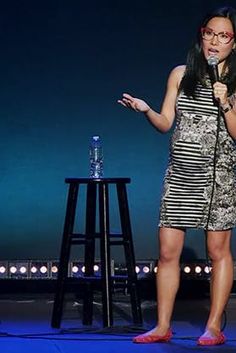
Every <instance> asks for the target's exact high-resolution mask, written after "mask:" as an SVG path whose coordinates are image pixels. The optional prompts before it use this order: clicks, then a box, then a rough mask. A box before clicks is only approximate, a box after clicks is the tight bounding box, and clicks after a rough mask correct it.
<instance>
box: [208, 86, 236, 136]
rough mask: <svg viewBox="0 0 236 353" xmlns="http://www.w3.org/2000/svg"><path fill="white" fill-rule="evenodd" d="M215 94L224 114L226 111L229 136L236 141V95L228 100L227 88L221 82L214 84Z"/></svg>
mask: <svg viewBox="0 0 236 353" xmlns="http://www.w3.org/2000/svg"><path fill="white" fill-rule="evenodd" d="M213 92H214V96H215V98H216V99H217V100H218V101H219V102H220V106H221V108H222V109H223V112H224V110H225V112H224V116H225V122H226V126H227V129H228V131H229V134H230V135H231V137H232V138H233V139H236V94H234V95H233V96H231V97H230V98H228V89H227V86H226V85H225V84H223V83H221V82H216V83H214V85H213Z"/></svg>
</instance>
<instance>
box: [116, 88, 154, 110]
mask: <svg viewBox="0 0 236 353" xmlns="http://www.w3.org/2000/svg"><path fill="white" fill-rule="evenodd" d="M118 103H120V104H122V105H123V106H124V107H127V108H131V109H133V110H135V111H136V112H141V113H147V112H148V111H149V110H150V109H151V108H150V107H149V105H148V104H147V103H146V102H145V101H144V100H142V99H139V98H135V97H132V96H131V95H130V94H128V93H124V94H123V96H122V98H121V99H119V100H118Z"/></svg>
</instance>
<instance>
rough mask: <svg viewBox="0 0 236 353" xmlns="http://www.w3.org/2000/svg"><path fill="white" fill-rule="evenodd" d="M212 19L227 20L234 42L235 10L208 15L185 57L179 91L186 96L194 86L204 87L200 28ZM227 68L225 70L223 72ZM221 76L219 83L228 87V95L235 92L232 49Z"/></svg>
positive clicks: (235, 54) (235, 60)
mask: <svg viewBox="0 0 236 353" xmlns="http://www.w3.org/2000/svg"><path fill="white" fill-rule="evenodd" d="M214 17H224V18H228V19H229V20H230V22H231V23H232V26H233V31H234V41H235V42H236V10H235V9H234V8H232V7H228V6H227V7H221V8H219V9H217V10H215V11H214V12H212V13H211V14H208V15H207V16H206V17H205V18H204V19H203V21H202V23H201V25H200V26H199V29H198V32H197V39H196V42H195V44H194V45H193V46H192V48H191V49H190V50H189V52H188V55H187V62H186V70H185V74H184V77H183V79H182V81H181V83H180V88H179V89H180V91H181V90H183V91H184V93H185V94H186V95H187V96H193V97H194V92H195V88H196V85H197V84H198V83H199V82H200V83H201V84H203V85H205V79H206V76H207V75H208V64H207V61H206V59H205V57H204V55H203V51H202V46H201V43H202V37H201V28H202V27H205V26H206V25H207V23H208V22H209V21H210V20H211V19H212V18H214ZM226 68H227V70H225V69H226ZM223 73H224V74H223V75H222V77H221V78H220V80H221V82H223V83H225V84H226V85H227V87H228V92H229V95H231V94H232V93H234V92H235V90H236V50H235V49H233V50H232V52H231V53H230V55H229V56H228V57H227V58H226V60H225V66H224V68H223Z"/></svg>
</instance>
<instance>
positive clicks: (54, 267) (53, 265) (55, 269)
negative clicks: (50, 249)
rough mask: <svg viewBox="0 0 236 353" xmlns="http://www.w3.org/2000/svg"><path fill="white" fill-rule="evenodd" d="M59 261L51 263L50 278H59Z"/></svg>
mask: <svg viewBox="0 0 236 353" xmlns="http://www.w3.org/2000/svg"><path fill="white" fill-rule="evenodd" d="M58 265H59V262H58V261H52V262H50V263H49V273H50V278H55V279H56V278H57V274H58Z"/></svg>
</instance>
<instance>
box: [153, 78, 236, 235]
mask: <svg viewBox="0 0 236 353" xmlns="http://www.w3.org/2000/svg"><path fill="white" fill-rule="evenodd" d="M235 166H236V148H235V142H234V140H233V139H232V138H231V136H230V135H229V133H228V131H227V128H226V125H225V121H224V116H223V115H222V114H221V116H220V118H218V107H217V106H216V105H215V104H214V100H213V95H212V88H211V86H208V87H203V86H202V85H200V84H199V85H198V86H197V89H196V96H195V98H190V97H187V96H186V95H185V94H184V93H180V95H179V96H178V99H177V103H176V125H175V129H174V132H173V136H172V139H171V145H170V157H169V164H168V168H167V171H166V174H165V178H164V188H163V194H162V198H161V207H160V223H159V226H160V227H173V228H204V229H208V230H226V229H230V228H233V227H234V226H235V224H236V185H235Z"/></svg>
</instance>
